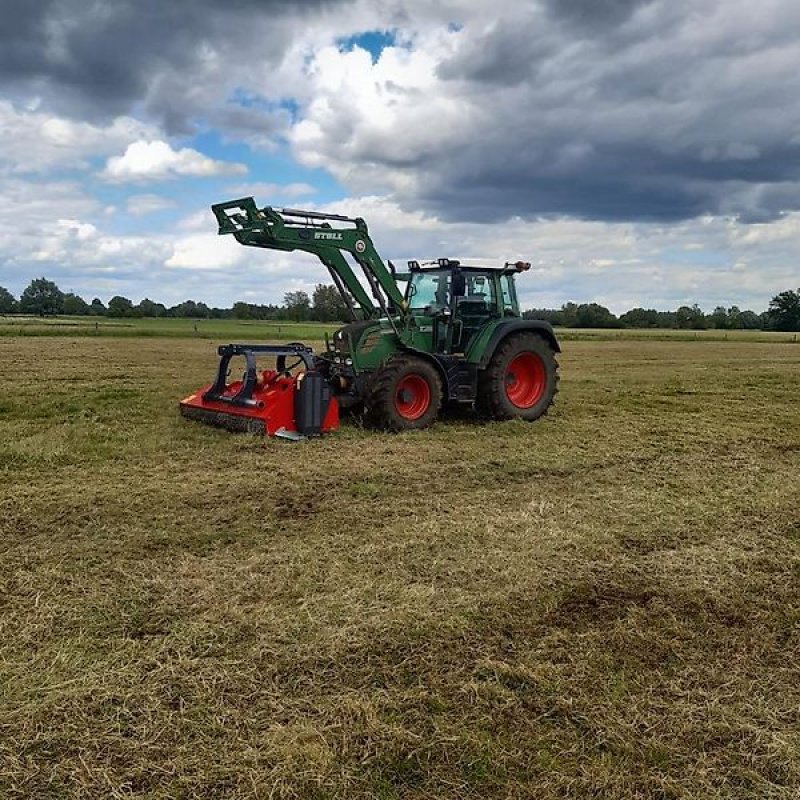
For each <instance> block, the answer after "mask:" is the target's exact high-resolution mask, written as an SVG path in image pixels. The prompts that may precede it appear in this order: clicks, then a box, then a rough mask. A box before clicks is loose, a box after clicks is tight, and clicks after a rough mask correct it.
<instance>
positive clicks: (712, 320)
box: [706, 306, 735, 331]
mask: <svg viewBox="0 0 800 800" xmlns="http://www.w3.org/2000/svg"><path fill="white" fill-rule="evenodd" d="M734 308H735V306H734ZM706 327H707V328H716V329H717V330H722V331H724V330H727V329H728V328H731V327H733V325H732V324H731V317H730V315H729V314H728V309H727V308H725V306H717V307H716V308H715V309H714V310H713V311H712V312H711V313H710V314H709V315H708V316H707V317H706Z"/></svg>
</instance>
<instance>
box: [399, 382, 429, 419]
mask: <svg viewBox="0 0 800 800" xmlns="http://www.w3.org/2000/svg"><path fill="white" fill-rule="evenodd" d="M430 404H431V387H430V386H428V381H426V380H425V378H422V377H420V376H419V375H406V376H405V378H402V379H401V380H400V382H399V383H398V384H397V390H396V391H395V395H394V407H395V408H396V409H397V413H398V414H399V415H400V416H401V417H403V419H409V420H413V419H419V418H420V417H421V416H422V415H423V414H424V413H425V412H426V411H427V410H428V408H429V407H430Z"/></svg>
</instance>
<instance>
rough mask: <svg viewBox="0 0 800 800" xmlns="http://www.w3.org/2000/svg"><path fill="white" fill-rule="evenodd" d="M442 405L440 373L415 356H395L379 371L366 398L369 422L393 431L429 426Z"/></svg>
mask: <svg viewBox="0 0 800 800" xmlns="http://www.w3.org/2000/svg"><path fill="white" fill-rule="evenodd" d="M441 405H442V381H441V378H440V377H439V373H438V372H437V370H436V368H435V367H434V366H433V365H432V364H430V363H428V362H427V361H424V360H423V359H421V358H415V357H414V356H395V357H394V358H392V359H391V360H390V361H389V362H388V363H387V364H386V366H385V367H383V368H382V369H380V370H378V372H377V373H376V374H375V376H374V378H373V379H372V385H371V386H370V389H369V391H368V392H367V397H366V401H365V406H366V412H367V420H368V422H369V423H370V424H371V425H373V426H374V427H376V428H383V429H385V430H390V431H407V430H418V429H419V428H427V427H428V425H430V424H431V423H432V422H433V421H434V420H435V419H436V416H437V415H438V413H439V409H440V407H441Z"/></svg>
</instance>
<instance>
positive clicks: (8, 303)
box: [0, 286, 19, 314]
mask: <svg viewBox="0 0 800 800" xmlns="http://www.w3.org/2000/svg"><path fill="white" fill-rule="evenodd" d="M18 308H19V305H18V303H17V298H16V297H14V295H13V294H11V292H9V291H8V289H6V288H5V287H4V286H0V314H13V313H14V312H15V311H17V310H18Z"/></svg>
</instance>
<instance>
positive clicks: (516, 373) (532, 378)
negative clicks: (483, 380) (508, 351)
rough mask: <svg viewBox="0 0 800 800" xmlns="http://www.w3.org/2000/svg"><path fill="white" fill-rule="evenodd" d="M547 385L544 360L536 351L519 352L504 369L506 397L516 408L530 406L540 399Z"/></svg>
mask: <svg viewBox="0 0 800 800" xmlns="http://www.w3.org/2000/svg"><path fill="white" fill-rule="evenodd" d="M546 385H547V372H546V370H545V368H544V361H542V359H541V357H540V356H538V355H536V353H520V354H519V355H518V356H516V357H515V358H514V359H512V361H511V363H510V364H509V365H508V370H507V371H506V397H508V399H509V400H510V401H511V402H512V403H513V404H514V405H515V406H516V407H517V408H530V407H531V406H535V405H536V403H538V402H539V400H541V399H542V395H543V394H544V389H545V386H546Z"/></svg>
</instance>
